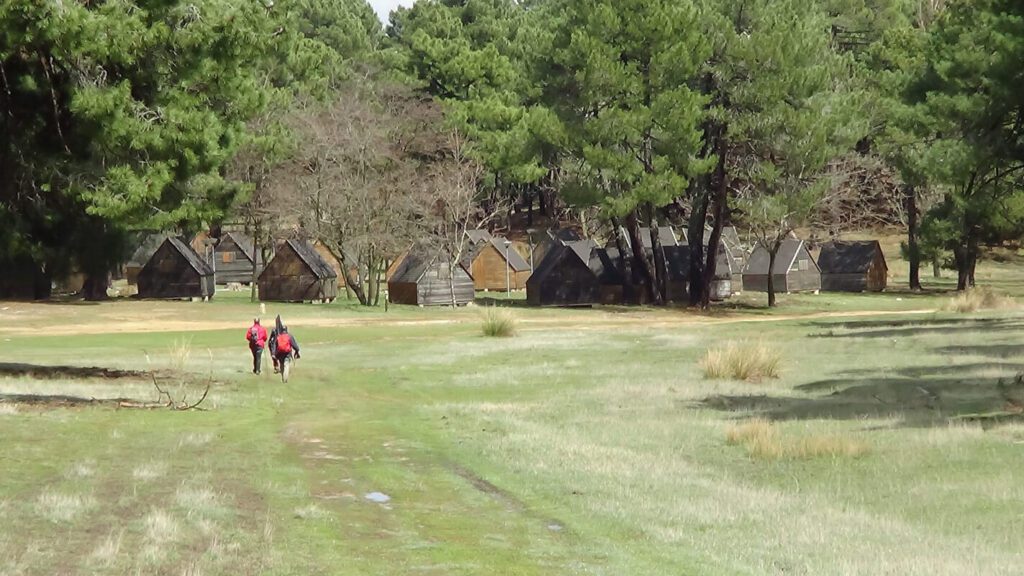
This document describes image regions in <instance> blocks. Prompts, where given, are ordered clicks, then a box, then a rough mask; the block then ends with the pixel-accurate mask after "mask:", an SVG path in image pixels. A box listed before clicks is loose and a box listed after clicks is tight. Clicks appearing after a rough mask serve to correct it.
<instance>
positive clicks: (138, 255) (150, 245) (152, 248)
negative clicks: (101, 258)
mask: <svg viewBox="0 0 1024 576" xmlns="http://www.w3.org/2000/svg"><path fill="white" fill-rule="evenodd" d="M167 238H168V235H167V234H157V233H154V234H143V235H142V236H140V237H139V240H138V243H137V244H136V247H135V251H134V252H132V256H131V258H130V259H129V260H128V262H127V263H126V264H125V265H124V275H125V279H126V280H127V281H128V284H131V285H135V284H138V283H139V272H141V271H142V267H143V266H145V265H146V262H149V259H150V258H152V257H153V254H155V253H156V251H157V249H159V248H160V246H161V245H163V243H164V240H167Z"/></svg>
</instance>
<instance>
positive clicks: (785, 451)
mask: <svg viewBox="0 0 1024 576" xmlns="http://www.w3.org/2000/svg"><path fill="white" fill-rule="evenodd" d="M725 442H726V444H729V445H732V446H743V447H744V448H746V449H747V454H749V455H750V456H751V457H752V458H756V459H758V460H782V459H784V458H789V459H797V460H800V459H803V460H809V459H812V458H857V457H860V456H863V455H865V454H867V453H868V452H869V451H870V447H869V446H868V444H867V443H866V442H864V441H862V440H859V439H856V438H848V437H846V436H840V435H838V434H813V435H810V436H801V437H799V438H787V437H786V436H784V435H783V434H782V431H781V430H780V429H779V426H778V425H777V424H775V423H774V422H770V421H768V420H765V419H764V418H753V419H751V420H747V421H746V422H743V423H741V424H733V425H731V426H729V427H728V428H727V429H726V431H725Z"/></svg>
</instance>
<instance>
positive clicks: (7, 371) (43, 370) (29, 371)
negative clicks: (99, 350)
mask: <svg viewBox="0 0 1024 576" xmlns="http://www.w3.org/2000/svg"><path fill="white" fill-rule="evenodd" d="M149 375H150V373H149V372H142V371H139V370H118V369H112V368H101V367H98V366H44V365H38V364H23V363H18V362H0V376H28V377H29V378H36V379H38V380H55V379H58V378H74V379H85V378H105V379H118V378H148V377H149Z"/></svg>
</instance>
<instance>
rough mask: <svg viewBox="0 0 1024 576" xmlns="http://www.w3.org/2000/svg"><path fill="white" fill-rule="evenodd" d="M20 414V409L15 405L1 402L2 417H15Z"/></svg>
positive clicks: (0, 411) (0, 414) (0, 413)
mask: <svg viewBox="0 0 1024 576" xmlns="http://www.w3.org/2000/svg"><path fill="white" fill-rule="evenodd" d="M17 413H18V407H17V406H15V405H14V404H8V403H6V402H0V416H13V415H15V414H17Z"/></svg>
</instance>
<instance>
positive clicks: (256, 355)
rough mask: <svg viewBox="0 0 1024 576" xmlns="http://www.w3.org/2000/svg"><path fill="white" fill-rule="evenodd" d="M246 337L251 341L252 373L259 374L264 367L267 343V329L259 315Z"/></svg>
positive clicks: (253, 321)
mask: <svg viewBox="0 0 1024 576" xmlns="http://www.w3.org/2000/svg"><path fill="white" fill-rule="evenodd" d="M245 339H246V341H247V342H249V350H250V351H251V352H252V373H253V374H259V373H260V371H261V370H260V369H261V368H262V367H263V348H264V347H266V345H267V329H266V328H264V327H263V326H261V325H260V319H259V317H258V316H257V317H256V318H253V320H252V326H251V327H250V328H249V330H248V331H246V333H245Z"/></svg>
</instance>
